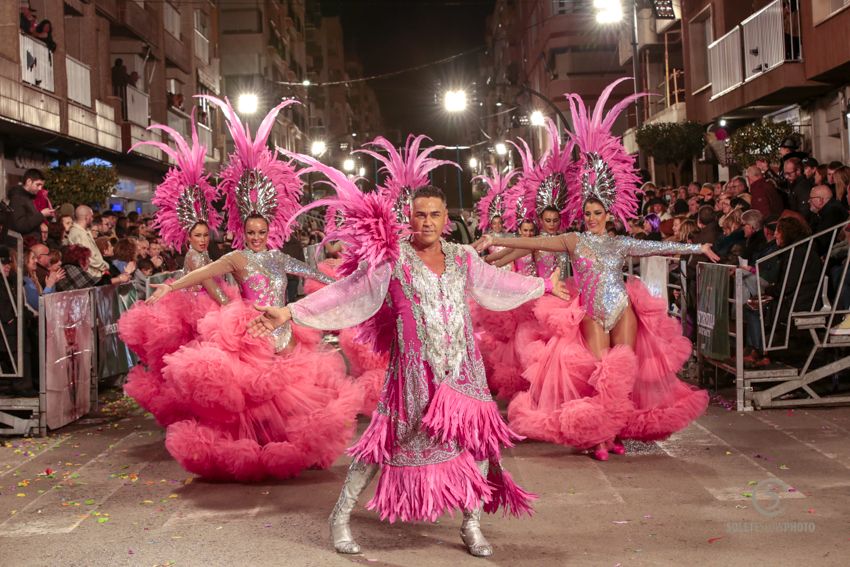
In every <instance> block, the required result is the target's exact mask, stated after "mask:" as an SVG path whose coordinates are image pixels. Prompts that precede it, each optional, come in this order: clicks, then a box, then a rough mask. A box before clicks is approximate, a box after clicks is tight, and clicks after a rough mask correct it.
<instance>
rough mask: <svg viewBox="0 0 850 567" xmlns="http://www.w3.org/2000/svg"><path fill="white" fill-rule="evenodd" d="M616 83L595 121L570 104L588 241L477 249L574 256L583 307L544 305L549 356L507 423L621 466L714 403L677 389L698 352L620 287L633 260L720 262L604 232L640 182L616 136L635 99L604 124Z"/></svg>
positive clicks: (630, 287) (542, 356)
mask: <svg viewBox="0 0 850 567" xmlns="http://www.w3.org/2000/svg"><path fill="white" fill-rule="evenodd" d="M623 80H626V79H620V80H619V81H615V82H614V83H613V84H612V85H609V87H608V88H607V89H606V90H605V91H604V92H603V94H602V95H601V97H600V99H599V102H598V103H597V106H596V109H595V112H594V113H593V116H592V117H591V116H588V114H587V111H586V110H585V107H584V103H583V101H582V100H581V98H580V97H579V96H577V95H572V94H571V95H567V96H568V99H569V101H570V107H571V111H572V115H573V123H574V127H575V133H574V134H573V135H572V141H573V142H574V143H575V144H576V146H577V148H578V150H579V155H580V157H579V160H578V162H577V163H576V164H574V167H572V168H571V169H570V176H569V177H568V179H567V183H568V187H569V189H570V195H569V199H568V201H567V204H566V206H565V209H564V210H565V213H566V222H567V224H569V223H571V222H572V220H573V219H574V218H575V217H576V216H578V215H582V217H583V220H584V226H585V232H583V233H568V234H563V235H560V236H558V237H554V238H540V237H538V238H507V239H499V238H495V239H494V238H492V237H490V236H485V237H483V238H482V239H481V240H479V242H478V243H476V248H477V249H478V250H483V249H485V248H486V247H488V246H492V245H494V244H495V245H501V246H508V247H516V248H526V249H535V250H548V251H550V252H567V253H568V254H569V255H570V257H571V259H572V265H573V270H574V272H575V274H574V281H575V286H576V287H577V289H574V291H573V293H575V294H576V295H577V297H576V298H574V299H573V301H572V302H570V303H569V304H567V305H566V307H564V306H563V304H560V305H559V304H557V303H551V302H548V300H546V299H543V300H539V301H538V305H537V307H536V309H535V311H536V314H537V315H538V318H539V319H540V320H543V321H545V322H546V323H547V326H548V329H549V333H550V339H549V341H548V343H547V348H546V349H540V350H538V351H537V352H536V360H534V361H533V363H532V364H531V365H530V366H529V367H528V368H527V370H526V372H525V374H524V375H525V377H526V378H527V379H528V381H529V382H530V383H531V387H530V389H529V391H527V392H523V393H521V394H519V395H517V397H515V398H514V400H513V401H512V402H511V404H510V406H509V408H508V418H509V420H510V423H511V425H512V426H513V427H514V428H516V430H517V431H518V432H519V433H521V434H524V435H527V436H529V437H533V438H536V439H542V440H545V441H550V442H554V443H560V444H565V445H573V446H576V447H578V448H581V449H588V448H591V447H592V448H594V449H595V450H594V451H593V455H594V456H595V457H596V458H597V459H600V460H606V459H607V458H608V449H609V448H610V449H613V450H614V452H616V453H618V454H622V453H623V452H624V448H623V446H622V444H621V443H620V442H619V439H618V438H633V439H639V440H643V441H649V440H654V439H662V438H665V437H667V436H668V435H670V434H671V433H673V432H675V431H678V430H679V429H682V428H683V427H685V426H687V425H688V423H690V422H691V421H692V420H693V419H695V418H696V417H697V416H699V415H700V414H701V413H702V412H703V411H704V410H705V407H706V405H707V403H708V396H707V394H706V393H705V392H703V391H698V390H694V389H692V388H691V387H690V386H688V385H686V384H685V383H683V382H681V381H679V380H678V378H677V377H676V372H677V371H678V370H679V369H680V368H681V366H682V364H683V363H684V362H685V360H687V358H688V357H689V356H690V352H691V345H690V342H689V341H688V340H687V339H685V338H684V337H682V336H681V330H680V329H679V328H678V326H677V324H676V323H675V322H674V321H673V320H672V319H670V318H669V317H667V314H666V312H667V306H666V304H665V303H664V302H663V301H661V300H658V299H655V298H652V297H651V296H650V294H649V293H648V291H647V290H646V288H645V287H644V286H643V284H642V283H640V281H638V280H636V279H631V280H630V281H629V282H628V283H627V284H626V283H624V281H623V263H624V262H625V260H626V258H627V257H628V256H641V255H662V254H700V253H701V254H705V255H706V256H708V257H709V258H711V259H712V260H714V261H716V260H717V256H716V255H715V254H714V253H713V252H712V251H711V247H710V245H702V246H700V245H693V244H677V243H671V242H650V241H641V240H635V239H632V238H627V237H611V236H608V235H607V233H606V230H605V226H606V222H607V221H608V220H609V219H613V217H619V218H620V219H621V220H622V221H624V222H625V221H626V220H627V219H628V218H629V217H630V216H633V215H634V211H635V210H636V205H637V199H636V191H635V188H636V187H637V181H638V177H637V175H636V173H635V172H634V169H633V166H632V158H631V156H629V155H628V154H627V153H626V151H625V149H624V148H623V147H622V145H621V144H620V142H619V140H617V139H616V138H615V137H614V136H613V135H612V134H611V132H610V128H611V125H612V123H613V122H614V120H615V119H616V117H617V115H618V114H619V112H621V111H622V109H624V108H626V105H628V104H629V103H630V101H632V100H633V97H628V98H627V99H626V100H624V101H623V102H621V103H619V104H618V105H617V106H615V107H614V109H613V110H612V111H611V112H610V113H609V114H608V115H607V116H606V117H605V118H604V120H603V118H602V110H603V108H604V104H605V101H606V100H607V99H608V96H609V95H610V93H611V91H612V90H613V88H614V87H615V86H616V85H617V84H618V83H620V82H621V81H623Z"/></svg>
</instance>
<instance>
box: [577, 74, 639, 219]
mask: <svg viewBox="0 0 850 567" xmlns="http://www.w3.org/2000/svg"><path fill="white" fill-rule="evenodd" d="M628 80H631V77H623V78H621V79H617V80H616V81H614V82H613V83H611V84H610V85H608V86H607V87H605V90H604V91H602V94H601V95H599V100H598V101H597V102H596V106H595V107H594V109H593V115H591V114H590V113H589V112H588V109H587V107H586V106H585V104H584V101H583V100H582V98H581V97H580V96H579V95H577V94H570V93H568V94H567V95H566V96H567V100H568V101H569V104H570V113H571V114H572V118H573V133H572V134H571V135H570V138H571V140H572V142H573V143H575V145H576V147H577V148H578V151H579V158H578V161H577V162H576V163H575V164H574V166H573V167H572V168H571V171H570V175H569V180H568V181H569V188H570V191H569V198H568V200H567V206H566V213H567V222H568V223H571V222H572V221H573V220H574V219H577V218H580V217H581V214H582V207H584V203H585V201H587V199H589V198H595V199H599V201H601V202H602V205H603V206H604V207H605V210H606V211H608V212H609V213H611V214H613V215H614V216H615V217H617V218H619V219H620V220H621V221H623V223H625V222H626V221H628V219H630V218H633V217H634V216H635V215H636V211H637V205H638V193H639V184H640V177H639V176H638V174H637V171H636V169H635V167H634V159H633V158H632V156H630V155H629V154H628V152H626V148H625V147H624V146H623V143H622V141H621V140H620V138H618V137H616V136H614V135H613V134H612V133H611V127H612V126H613V125H614V121H615V120H616V119H617V117H618V116H619V115H620V113H622V112H623V110H625V109H626V108H627V107H628V106H629V105H630V104H632V103H634V101H635V100H636V99H637V98H639V97H642V96H646V93H638V94H633V95H629V96H627V97H626V98H624V99H623V100H622V101H620V102H618V103H617V104H615V105H614V106H613V107H612V108H611V110H610V111H609V112H608V114H606V115H604V116H603V112H604V110H605V103H607V102H608V98H609V97H610V96H611V93H612V92H613V90H614V89H615V88H616V87H617V85H619V84H620V83H622V82H623V81H628Z"/></svg>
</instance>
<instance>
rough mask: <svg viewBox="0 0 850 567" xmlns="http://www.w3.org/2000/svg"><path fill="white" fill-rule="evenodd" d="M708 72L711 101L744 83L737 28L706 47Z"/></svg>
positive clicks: (739, 32) (739, 31)
mask: <svg viewBox="0 0 850 567" xmlns="http://www.w3.org/2000/svg"><path fill="white" fill-rule="evenodd" d="M708 72H709V77H710V78H711V98H712V100H713V99H715V98H717V97H719V96H723V95H724V94H726V93H728V92H729V91H731V90H732V89H736V88H738V87H739V86H740V85H741V84H742V83H743V82H744V73H743V68H742V67H741V28H740V27H739V26H736V27H734V28H732V31H730V32H729V33H727V34H726V35H724V36H723V37H721V38H720V39H718V40H717V41H715V42H713V43H712V44H711V45H709V46H708Z"/></svg>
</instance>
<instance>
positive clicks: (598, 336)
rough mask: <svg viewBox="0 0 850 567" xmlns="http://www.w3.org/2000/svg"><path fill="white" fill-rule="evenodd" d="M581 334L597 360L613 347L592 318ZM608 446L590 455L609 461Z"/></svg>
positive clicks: (586, 323) (591, 451)
mask: <svg viewBox="0 0 850 567" xmlns="http://www.w3.org/2000/svg"><path fill="white" fill-rule="evenodd" d="M581 334H582V336H583V337H584V342H585V343H587V348H588V349H590V352H592V353H593V356H595V357H596V359H597V360H601V359H602V355H604V354H605V352H606V351H607V350H608V349H609V348H610V347H611V343H610V340H611V337H610V335H609V334H608V333H606V332H605V329H604V328H603V327H602V325H600V324H599V323H597V322H596V321H594V320H593V319H591V318H590V317H585V318H584V319H582V321H581ZM606 445H607V444H606V443H600V444H599V445H597V446H596V447H593V449H592V450H590V451H588V453H589V454H590V455H591V456H592V457H593V458H595V459H597V460H599V461H605V460H607V459H608V448H607V446H606Z"/></svg>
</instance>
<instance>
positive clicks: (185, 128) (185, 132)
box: [168, 108, 191, 138]
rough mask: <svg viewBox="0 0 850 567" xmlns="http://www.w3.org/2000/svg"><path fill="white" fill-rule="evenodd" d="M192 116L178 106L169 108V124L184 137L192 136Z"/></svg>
mask: <svg viewBox="0 0 850 567" xmlns="http://www.w3.org/2000/svg"><path fill="white" fill-rule="evenodd" d="M190 119H191V118H190V117H189V116H188V115H186V113H184V112H180V111H179V110H177V109H176V108H169V109H168V126H169V127H171V128H174V129H175V130H177V131H178V132H180V135H181V136H183V137H184V138H188V137H189V136H190V133H189V120H190Z"/></svg>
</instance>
